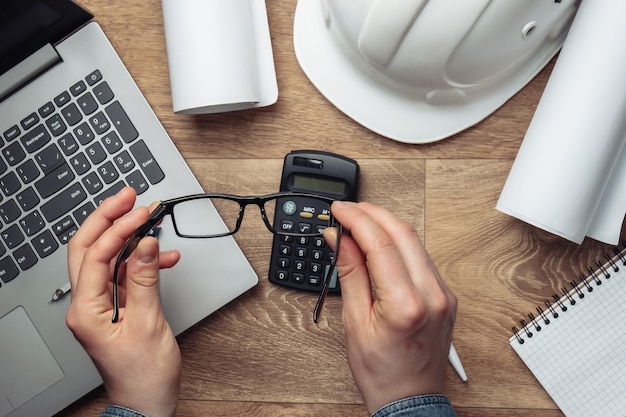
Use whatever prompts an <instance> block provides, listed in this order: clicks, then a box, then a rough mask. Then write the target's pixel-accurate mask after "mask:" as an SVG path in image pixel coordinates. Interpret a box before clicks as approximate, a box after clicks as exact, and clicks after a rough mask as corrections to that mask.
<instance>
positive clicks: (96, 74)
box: [85, 70, 102, 85]
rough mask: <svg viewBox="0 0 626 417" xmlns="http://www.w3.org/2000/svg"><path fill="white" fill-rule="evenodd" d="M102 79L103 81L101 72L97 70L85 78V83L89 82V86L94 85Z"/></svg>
mask: <svg viewBox="0 0 626 417" xmlns="http://www.w3.org/2000/svg"><path fill="white" fill-rule="evenodd" d="M101 79H102V74H101V73H100V70H95V71H94V72H92V73H91V74H89V75H88V76H86V77H85V81H87V84H89V85H94V84H95V83H97V82H98V81H100V80H101Z"/></svg>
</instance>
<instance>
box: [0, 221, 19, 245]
mask: <svg viewBox="0 0 626 417" xmlns="http://www.w3.org/2000/svg"><path fill="white" fill-rule="evenodd" d="M1 235H2V240H4V243H5V244H6V245H7V248H9V249H14V248H16V247H17V245H19V244H20V243H22V242H23V241H24V234H23V233H22V231H21V230H20V228H19V227H18V226H17V224H14V225H11V226H9V227H7V228H6V229H4V230H3V231H2V233H1Z"/></svg>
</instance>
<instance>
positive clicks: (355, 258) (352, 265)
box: [324, 228, 373, 323]
mask: <svg viewBox="0 0 626 417" xmlns="http://www.w3.org/2000/svg"><path fill="white" fill-rule="evenodd" d="M336 233H337V229H335V228H331V229H328V230H325V231H324V237H325V238H326V241H327V242H328V243H329V245H330V246H331V248H332V249H333V250H336V248H334V247H333V246H334V244H335V241H336ZM339 246H340V250H339V257H338V258H337V269H338V275H339V283H340V285H341V298H342V300H343V317H344V321H345V320H348V321H349V322H350V323H352V322H354V323H362V322H364V320H367V319H368V316H369V312H370V309H371V306H372V303H373V299H372V287H371V283H370V279H369V271H368V269H367V265H366V263H365V257H364V255H363V253H362V252H361V249H360V248H359V246H358V245H357V244H356V242H355V241H354V240H353V239H352V237H351V236H350V235H348V234H343V235H342V236H341V239H340V241H339Z"/></svg>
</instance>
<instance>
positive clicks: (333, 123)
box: [58, 0, 609, 417]
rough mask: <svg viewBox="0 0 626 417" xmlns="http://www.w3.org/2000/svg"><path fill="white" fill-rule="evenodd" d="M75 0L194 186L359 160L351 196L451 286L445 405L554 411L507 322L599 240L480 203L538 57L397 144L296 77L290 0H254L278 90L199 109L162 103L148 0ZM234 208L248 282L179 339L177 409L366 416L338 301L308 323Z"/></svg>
mask: <svg viewBox="0 0 626 417" xmlns="http://www.w3.org/2000/svg"><path fill="white" fill-rule="evenodd" d="M82 3H83V4H85V5H86V6H87V7H88V8H89V9H90V10H91V11H92V12H93V13H94V14H95V15H96V20H97V21H98V22H100V24H101V25H102V27H103V29H104V30H105V32H106V33H107V35H108V36H109V38H110V40H111V42H112V44H113V45H114V46H115V48H116V49H117V51H118V53H119V54H120V56H121V58H122V60H123V61H124V62H125V64H126V65H127V67H128V69H129V72H130V73H131V75H132V76H133V77H134V78H135V80H136V82H137V84H138V85H139V87H140V88H141V90H142V91H143V92H144V94H145V96H146V98H147V100H148V101H149V103H150V104H151V105H152V107H153V108H154V111H155V113H156V114H157V116H158V117H159V118H160V120H161V121H162V122H163V124H164V126H165V128H166V129H167V131H168V132H169V134H170V135H171V137H172V139H173V141H174V142H175V144H176V146H177V147H178V149H179V150H180V151H181V153H182V154H183V156H184V157H185V158H186V160H187V161H188V163H189V166H190V168H191V170H192V171H193V172H194V174H195V175H196V176H197V178H198V180H199V181H200V183H201V184H202V186H203V187H204V188H205V189H206V190H207V191H215V192H228V193H236V194H263V193H269V192H274V191H276V190H277V189H278V186H279V181H280V170H281V166H282V158H283V156H284V155H285V154H286V153H287V152H289V151H291V150H293V149H320V150H327V151H334V152H338V153H342V154H345V155H346V156H350V157H352V158H355V159H357V160H358V162H359V164H360V166H361V191H360V195H359V198H360V200H367V201H370V202H373V203H375V204H378V205H381V206H383V207H385V208H387V209H389V210H391V211H393V212H394V213H396V214H398V216H400V217H401V218H403V219H404V220H406V221H408V222H410V223H412V224H413V225H414V226H415V227H416V229H417V231H418V234H419V236H420V237H421V238H422V239H423V240H424V243H425V245H426V248H427V249H428V251H429V252H430V253H431V256H432V258H433V260H434V262H435V264H436V265H437V267H438V268H439V271H440V272H441V275H442V276H443V278H444V280H445V281H446V282H447V283H448V285H449V286H450V287H451V288H452V289H453V291H454V292H455V293H456V294H457V297H458V299H459V311H458V316H457V325H456V329H455V333H454V343H455V346H456V348H457V350H458V352H459V355H460V356H461V359H462V361H463V364H464V365H465V368H466V370H467V373H468V376H469V380H470V381H469V383H467V384H465V383H462V382H461V381H460V380H459V378H458V377H457V376H456V374H455V373H454V371H453V370H452V368H451V367H449V369H448V371H447V372H448V373H447V381H448V383H447V388H446V392H445V393H446V394H447V395H448V396H449V398H450V399H451V401H452V402H453V404H454V405H455V407H456V409H457V412H458V414H459V416H461V417H475V416H482V417H495V416H503V415H507V416H512V417H530V416H533V417H535V416H538V415H539V416H546V417H562V414H561V412H560V411H559V410H558V409H557V407H556V406H555V405H554V403H553V402H552V401H551V400H550V398H549V397H548V395H547V394H546V393H545V392H544V391H543V389H542V388H541V386H540V385H539V384H538V383H537V381H536V380H535V379H534V378H533V376H532V375H531V374H530V372H529V371H528V370H527V369H526V367H525V366H524V364H523V363H522V362H521V360H519V359H518V357H517V356H516V355H515V354H514V352H513V350H512V349H511V348H510V346H509V345H508V338H509V337H510V335H511V327H512V326H513V325H515V324H516V322H517V321H518V320H520V319H523V318H525V317H526V313H527V312H529V311H533V310H534V308H535V306H536V305H541V304H543V301H544V300H545V299H547V298H549V297H551V295H552V294H553V293H555V292H559V291H561V288H562V287H563V286H564V285H568V282H569V281H570V280H572V279H576V278H577V276H578V273H579V271H582V270H585V269H586V267H587V265H589V264H592V263H593V261H594V260H595V259H596V258H597V257H599V256H601V255H602V254H603V252H605V251H607V250H609V248H608V247H607V246H606V245H602V244H600V243H598V242H594V241H591V240H586V241H585V242H583V244H582V245H575V244H572V243H570V242H567V241H565V240H563V239H560V238H558V237H555V236H553V235H551V234H549V233H546V232H542V231H540V230H538V229H535V228H533V227H531V226H529V225H527V224H525V223H523V222H520V221H517V220H515V219H513V218H511V217H508V216H506V215H504V214H502V213H500V212H498V211H497V210H495V205H496V201H497V199H498V196H499V193H500V191H501V189H502V186H503V184H504V181H505V180H506V177H507V175H508V171H509V169H510V167H511V164H512V162H513V159H514V158H515V155H516V153H517V150H518V148H519V146H520V144H521V141H522V139H523V137H524V133H525V130H526V128H527V127H528V124H529V123H530V120H531V118H532V114H533V112H534V109H535V106H536V104H537V102H538V101H539V98H540V96H541V93H542V91H543V88H544V87H545V84H546V82H547V79H548V77H549V74H550V71H551V69H552V65H553V62H551V63H550V64H549V65H548V66H547V67H546V68H545V69H544V70H543V71H542V72H541V73H540V74H539V75H538V76H537V77H535V79H533V80H532V81H531V82H530V83H529V84H528V85H527V86H526V87H525V88H523V89H522V90H521V91H520V92H519V93H518V94H516V95H515V96H514V97H513V98H512V99H511V100H509V101H508V102H507V103H506V104H505V105H503V106H502V107H501V108H500V109H498V110H497V111H495V112H494V113H493V114H492V115H491V116H489V117H488V118H486V119H485V120H484V121H482V122H481V123H479V124H477V125H476V126H474V127H472V128H470V129H467V130H466V131H464V132H461V133H459V134H457V135H455V136H453V137H451V138H448V139H445V140H442V141H440V142H437V143H433V144H428V145H407V144H402V143H398V142H394V141H391V140H389V139H386V138H383V137H381V136H379V135H376V134H375V133H372V132H370V131H368V130H367V129H365V128H363V127H361V126H360V125H359V124H357V123H356V122H354V121H352V120H351V119H349V118H348V117H346V116H345V115H343V114H342V113H341V112H340V111H338V110H337V109H336V108H334V107H333V106H332V105H330V104H329V103H328V102H327V101H326V99H325V98H324V97H323V96H322V95H321V94H320V93H319V92H318V91H317V90H316V89H315V88H314V87H313V86H312V85H311V83H310V82H309V81H308V79H307V78H306V76H305V75H304V73H303V72H302V71H301V69H300V67H299V66H298V63H297V61H296V58H295V55H294V51H293V43H292V30H293V16H294V10H295V6H296V0H273V1H269V2H267V7H268V18H269V23H270V31H271V37H272V45H273V48H274V59H275V64H276V71H277V78H278V87H279V100H278V102H277V103H276V104H275V105H273V106H270V107H267V108H263V109H256V110H250V111H241V112H235V113H227V114H217V115H202V116H178V115H174V114H173V113H172V104H171V97H170V86H169V77H168V70H167V55H166V49H165V43H164V32H163V25H162V15H161V3H160V1H159V0H144V1H138V0H125V1H122V0H110V1H106V2H103V1H96V0H82ZM249 211H250V212H248V213H246V218H245V221H244V224H243V226H242V229H241V231H240V232H239V233H238V234H237V236H236V237H235V238H236V240H237V242H238V243H239V244H240V246H241V248H242V250H243V251H244V253H245V255H246V256H247V257H248V259H249V260H250V262H251V264H252V266H253V267H254V269H255V271H256V272H257V274H258V275H259V277H260V283H259V285H257V286H256V287H255V288H253V289H252V290H250V291H249V292H248V293H246V294H244V295H243V296H241V297H240V298H238V299H237V300H234V301H233V302H232V303H230V304H229V305H227V306H225V307H224V308H222V309H221V310H219V311H218V312H216V313H215V314H213V315H212V316H210V317H208V318H206V319H205V320H203V321H202V322H200V323H198V324H197V325H196V326H194V327H193V328H191V329H189V330H188V331H187V332H185V333H184V334H183V335H181V336H180V337H179V343H180V346H181V351H182V355H183V385H182V392H181V401H180V407H179V410H178V415H179V416H181V417H192V416H204V415H212V416H233V415H254V416H297V417H299V416H318V415H324V416H355V417H356V416H366V415H367V411H366V409H365V407H364V406H363V404H362V399H361V397H360V394H359V392H358V390H357V389H356V387H355V385H354V382H353V380H352V377H351V375H350V370H349V368H348V365H347V361H346V357H345V352H344V348H343V327H342V323H341V299H340V298H338V297H330V299H329V300H328V301H327V303H326V305H325V308H324V311H323V313H322V320H321V323H320V324H319V325H313V323H312V320H311V314H312V310H313V306H314V303H315V299H316V297H315V295H313V294H308V293H299V292H296V291H293V290H288V289H285V288H282V287H277V286H274V285H272V284H270V283H269V282H268V281H267V278H266V277H267V271H268V265H267V264H268V259H269V246H270V242H271V235H270V234H269V232H267V230H265V227H264V226H263V224H262V222H261V220H260V218H259V216H258V214H257V213H254V209H252V208H251V209H249ZM106 404H107V398H106V393H105V391H104V390H103V389H102V388H99V389H97V390H95V391H94V392H92V393H91V394H89V395H87V396H86V397H84V398H82V399H81V400H79V401H77V402H76V403H75V404H73V405H72V406H71V407H69V408H68V409H67V410H65V411H63V412H61V413H59V415H58V416H59V417H69V416H96V415H98V413H99V412H100V411H101V410H102V409H103V408H104V407H105V406H106Z"/></svg>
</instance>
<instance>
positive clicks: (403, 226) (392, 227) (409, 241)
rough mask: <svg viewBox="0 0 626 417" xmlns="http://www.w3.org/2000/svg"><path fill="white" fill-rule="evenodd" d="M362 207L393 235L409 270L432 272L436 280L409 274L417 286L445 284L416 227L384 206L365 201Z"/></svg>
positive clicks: (382, 227) (431, 275)
mask: <svg viewBox="0 0 626 417" xmlns="http://www.w3.org/2000/svg"><path fill="white" fill-rule="evenodd" d="M360 208H361V209H362V210H363V211H364V212H365V213H367V214H368V215H369V216H370V217H371V218H373V219H376V220H377V224H378V225H379V226H380V227H381V229H383V230H384V231H385V232H386V233H387V235H389V236H390V237H391V239H392V240H393V243H394V245H395V248H396V250H397V251H398V252H399V253H400V256H401V257H402V260H403V262H404V264H405V265H406V268H407V270H408V271H410V272H416V271H430V272H432V273H431V274H429V277H428V278H433V279H434V280H430V279H423V278H425V277H424V276H423V275H420V274H416V273H411V274H409V276H410V277H411V278H412V281H413V284H414V285H415V286H416V287H417V288H424V286H431V285H432V284H433V283H434V284H436V285H445V284H444V282H443V280H442V279H441V277H440V275H439V274H438V273H437V272H436V268H435V266H434V264H433V262H432V260H431V258H430V255H429V254H428V252H427V251H426V249H425V248H424V245H423V244H422V241H421V239H420V238H419V236H418V234H417V231H416V230H415V227H413V226H412V225H411V224H409V223H406V222H404V221H402V220H400V219H398V218H397V217H396V216H395V215H394V214H392V213H391V212H389V211H388V210H385V209H384V208H382V207H378V206H375V205H372V204H367V203H363V204H361V205H360ZM433 281H434V282H433Z"/></svg>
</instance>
